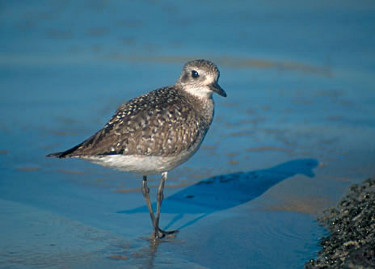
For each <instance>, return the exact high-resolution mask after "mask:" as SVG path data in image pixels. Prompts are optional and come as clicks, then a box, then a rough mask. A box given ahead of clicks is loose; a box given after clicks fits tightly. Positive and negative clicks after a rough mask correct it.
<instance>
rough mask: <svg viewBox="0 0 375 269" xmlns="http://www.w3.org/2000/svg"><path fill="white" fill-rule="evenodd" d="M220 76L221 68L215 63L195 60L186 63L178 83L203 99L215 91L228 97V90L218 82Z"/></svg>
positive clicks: (209, 96)
mask: <svg viewBox="0 0 375 269" xmlns="http://www.w3.org/2000/svg"><path fill="white" fill-rule="evenodd" d="M219 76H220V72H219V69H218V68H217V66H216V65H215V64H214V63H212V62H210V61H207V60H194V61H190V62H187V63H186V64H185V66H184V68H183V70H182V73H181V75H180V77H179V78H178V80H177V83H176V85H178V86H180V87H182V89H183V90H184V91H186V92H188V93H190V94H192V95H194V96H196V97H199V98H202V99H206V98H211V96H212V93H213V92H216V93H218V94H220V95H221V96H223V97H226V96H227V94H226V92H225V91H224V90H223V89H222V88H221V87H220V86H219V84H218V79H219Z"/></svg>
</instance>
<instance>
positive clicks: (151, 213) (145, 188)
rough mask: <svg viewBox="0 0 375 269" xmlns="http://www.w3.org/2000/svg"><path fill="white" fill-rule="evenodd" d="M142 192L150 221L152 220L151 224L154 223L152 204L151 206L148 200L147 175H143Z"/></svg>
mask: <svg viewBox="0 0 375 269" xmlns="http://www.w3.org/2000/svg"><path fill="white" fill-rule="evenodd" d="M142 194H143V196H144V197H145V199H146V203H147V207H148V211H149V212H150V217H151V222H152V225H154V223H155V217H154V211H153V210H152V206H151V202H150V188H149V187H148V186H147V176H143V180H142Z"/></svg>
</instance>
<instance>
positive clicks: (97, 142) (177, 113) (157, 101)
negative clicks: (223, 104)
mask: <svg viewBox="0 0 375 269" xmlns="http://www.w3.org/2000/svg"><path fill="white" fill-rule="evenodd" d="M200 103H201V102H200V101H199V100H197V98H195V97H191V96H186V93H185V92H183V91H182V90H181V89H178V88H176V87H166V88H162V89H158V90H155V91H152V92H150V93H148V94H145V95H142V96H140V97H137V98H135V99H133V100H131V101H129V102H128V103H126V104H123V105H122V106H120V108H119V109H118V110H117V112H116V113H115V115H114V116H113V117H112V119H111V120H110V121H109V122H108V123H107V124H106V126H105V127H104V128H103V129H101V130H100V131H99V132H97V133H96V134H95V135H94V136H92V137H90V138H89V139H87V140H86V141H84V142H83V143H82V144H81V145H79V146H78V147H77V148H75V149H74V150H72V151H70V152H66V154H64V153H63V154H62V156H61V157H81V156H82V157H84V156H93V155H109V154H123V155H146V156H173V155H177V154H178V153H180V152H181V151H184V150H189V148H190V147H191V146H192V145H194V144H195V143H197V142H198V141H200V140H202V139H203V137H204V135H205V134H206V132H207V130H208V127H209V126H210V124H211V121H212V117H210V116H208V117H207V116H204V115H200V111H199V108H201V107H202V104H200Z"/></svg>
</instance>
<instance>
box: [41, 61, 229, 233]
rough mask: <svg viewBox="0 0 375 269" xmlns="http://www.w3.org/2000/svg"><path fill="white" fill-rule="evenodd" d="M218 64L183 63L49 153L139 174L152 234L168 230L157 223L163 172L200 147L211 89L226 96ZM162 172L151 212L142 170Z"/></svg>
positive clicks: (209, 115) (210, 113)
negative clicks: (87, 132)
mask: <svg viewBox="0 0 375 269" xmlns="http://www.w3.org/2000/svg"><path fill="white" fill-rule="evenodd" d="M219 75H220V73H219V70H218V68H217V67H216V65H215V64H213V63H212V62H209V61H206V60H195V61H191V62H188V63H186V64H185V66H184V68H183V70H182V73H181V75H180V77H179V78H178V80H177V82H176V84H175V85H173V86H169V87H165V88H160V89H157V90H154V91H152V92H149V93H147V94H144V95H141V96H139V97H137V98H134V99H132V100H130V101H129V102H127V103H125V104H123V105H121V106H120V107H119V108H118V110H117V111H116V113H115V115H114V116H113V117H112V119H111V120H110V121H109V122H108V123H107V124H106V125H105V126H104V128H103V129H101V130H99V131H98V132H97V133H96V134H94V135H93V136H92V137H90V138H88V139H87V140H85V141H83V142H82V143H81V144H79V145H77V146H75V147H73V148H71V149H68V150H66V151H64V152H58V153H52V154H49V155H47V156H48V157H58V158H66V157H73V158H82V159H86V160H89V161H92V162H94V163H97V164H100V165H103V166H106V167H111V168H115V169H120V170H123V171H132V172H138V173H141V174H143V175H144V177H143V185H142V193H143V195H144V196H145V198H146V201H147V205H148V208H149V210H150V215H151V219H152V222H153V225H154V238H160V237H163V236H164V235H165V234H168V232H166V231H163V230H161V229H160V228H159V216H160V205H161V201H162V199H163V188H164V183H165V181H166V179H167V172H168V171H170V170H171V169H173V168H175V167H176V166H178V165H180V164H181V163H183V162H185V161H186V160H188V159H189V158H190V157H191V156H192V155H194V153H195V152H196V151H197V150H198V149H199V146H200V144H201V143H202V141H203V139H204V137H205V135H206V133H207V131H208V129H209V127H210V125H211V122H212V118H213V114H214V103H213V99H212V93H213V92H216V93H218V94H220V95H222V96H224V97H225V96H226V93H225V91H224V90H223V89H222V88H221V87H220V86H219V85H218V83H217V81H218V78H219ZM155 173H162V180H161V183H160V186H159V190H158V200H157V202H158V203H157V212H156V216H154V212H153V209H152V207H151V203H150V198H149V194H148V193H149V189H148V187H147V183H146V181H147V175H149V174H155Z"/></svg>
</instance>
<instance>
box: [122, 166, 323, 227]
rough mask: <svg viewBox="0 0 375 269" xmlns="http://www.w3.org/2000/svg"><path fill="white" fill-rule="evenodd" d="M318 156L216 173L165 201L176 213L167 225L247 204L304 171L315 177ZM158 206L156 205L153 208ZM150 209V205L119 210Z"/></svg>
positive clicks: (169, 210) (166, 208) (168, 210)
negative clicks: (191, 216)
mask: <svg viewBox="0 0 375 269" xmlns="http://www.w3.org/2000/svg"><path fill="white" fill-rule="evenodd" d="M318 164H319V162H318V161H317V160H315V159H298V160H292V161H288V162H285V163H282V164H279V165H276V166H274V167H271V168H267V169H262V170H254V171H249V172H237V173H230V174H225V175H219V176H214V177H211V178H208V179H204V180H202V181H200V182H198V183H196V184H194V185H192V186H189V187H187V188H185V189H183V190H181V191H179V192H177V193H175V194H173V195H171V196H169V197H167V198H166V199H164V200H163V206H162V212H163V213H170V214H176V216H175V217H174V218H173V219H172V220H171V221H170V223H169V224H168V225H167V227H166V228H168V227H169V226H171V225H173V224H174V223H176V222H177V221H178V220H180V219H182V218H183V217H184V215H185V214H195V215H198V217H196V218H194V219H193V220H190V221H188V222H187V223H185V224H183V225H182V226H180V227H179V228H178V229H183V228H185V227H187V226H190V225H192V224H194V223H196V222H197V221H199V220H200V219H202V218H204V217H206V216H208V215H209V214H211V213H213V212H216V211H221V210H225V209H228V208H232V207H235V206H238V205H241V204H244V203H247V202H249V201H251V200H253V199H255V198H257V197H259V196H261V195H262V194H263V193H264V192H266V191H267V190H268V189H270V188H271V187H272V186H274V185H276V184H278V183H280V182H282V181H283V180H285V179H288V178H290V177H293V176H295V175H297V174H302V175H305V176H308V177H314V172H313V169H314V168H316V167H317V166H318ZM154 206H155V205H154V204H153V207H154ZM145 212H148V209H147V207H146V206H141V207H137V208H134V209H130V210H124V211H119V212H118V213H126V214H134V213H145Z"/></svg>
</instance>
